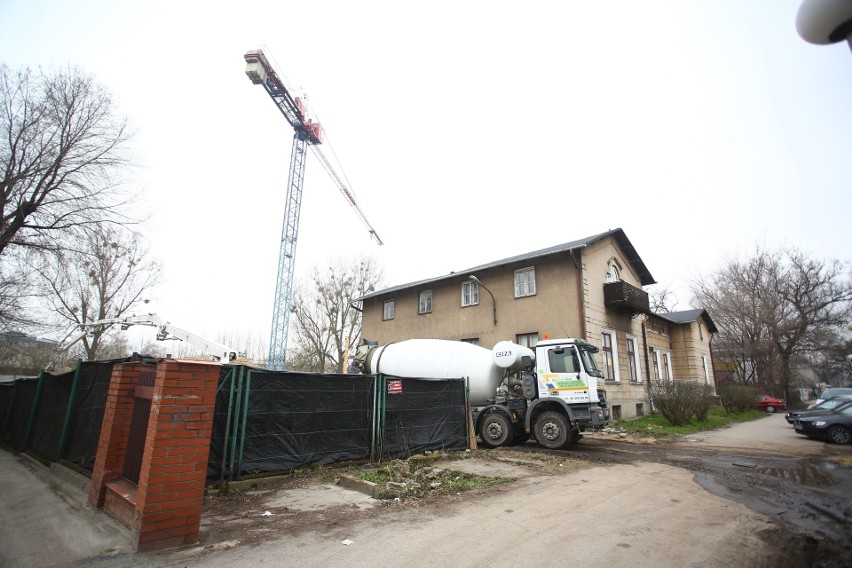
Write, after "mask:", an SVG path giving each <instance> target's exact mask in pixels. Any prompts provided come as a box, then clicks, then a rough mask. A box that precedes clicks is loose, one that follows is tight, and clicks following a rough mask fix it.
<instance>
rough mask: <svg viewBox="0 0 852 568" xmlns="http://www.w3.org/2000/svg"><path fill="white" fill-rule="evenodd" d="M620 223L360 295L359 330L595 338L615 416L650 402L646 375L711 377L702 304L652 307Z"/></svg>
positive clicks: (481, 339)
mask: <svg viewBox="0 0 852 568" xmlns="http://www.w3.org/2000/svg"><path fill="white" fill-rule="evenodd" d="M655 283H656V282H655V280H654V279H653V277H652V276H651V274H650V272H649V271H648V269H647V268H646V267H645V264H644V263H643V262H642V259H641V258H640V257H639V255H638V254H637V253H636V250H635V249H634V248H633V245H632V244H631V243H630V241H629V240H628V238H627V236H626V235H625V233H624V231H623V230H621V229H614V230H610V231H607V232H605V233H601V234H598V235H593V236H590V237H586V238H584V239H579V240H577V241H572V242H569V243H564V244H561V245H556V246H554V247H549V248H547V249H542V250H538V251H533V252H530V253H526V254H522V255H518V256H515V257H510V258H506V259H502V260H498V261H495V262H491V263H488V264H483V265H479V266H475V267H473V268H470V269H468V270H465V271H462V272H456V273H450V274H448V275H445V276H440V277H436V278H430V279H427V280H422V281H418V282H412V283H409V284H405V285H401V286H393V287H390V288H386V289H384V290H379V291H377V292H374V293H371V294H369V295H367V296H364V297H363V298H360V299H359V300H360V303H361V308H362V311H363V324H362V332H361V337H363V338H364V339H367V340H371V341H377V342H378V343H379V344H385V343H390V342H394V341H402V340H405V339H412V338H437V339H449V340H457V341H467V342H470V343H475V344H477V345H480V346H482V347H486V348H489V349H490V348H491V347H493V346H494V345H495V344H496V343H498V342H499V341H502V340H509V341H513V342H516V343H519V344H521V345H526V346H529V347H532V346H534V345H535V344H536V343H537V342H538V341H539V340H540V339H548V338H551V339H553V338H559V337H577V338H582V339H585V340H586V341H589V342H590V343H592V344H593V345H595V346H597V347H598V348H599V349H600V351H599V352H598V353H597V363H598V366H599V368H600V369H601V371H602V372H603V373H604V376H605V387H606V390H607V398H608V402H609V407H610V409H611V414H612V417H613V418H614V419H619V418H623V419H629V418H634V417H637V416H641V415H644V414H646V413H648V412H650V410H651V408H650V403H649V399H648V389H647V385H648V380H649V379H650V380H689V381H698V382H701V383H704V384H709V385H713V386H714V388H715V381H714V379H713V364H712V351H711V341H712V335H713V333H715V332H716V327H715V325H714V324H713V322H712V320H711V319H710V316H709V314H707V312H706V311H705V310H690V311H688V312H677V313H674V314H671V313H666V314H654V313H652V312H651V310H650V308H649V302H648V294H647V293H646V292H645V291H644V290H642V287H644V286H648V285H651V284H655Z"/></svg>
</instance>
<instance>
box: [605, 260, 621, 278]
mask: <svg viewBox="0 0 852 568" xmlns="http://www.w3.org/2000/svg"><path fill="white" fill-rule="evenodd" d="M619 280H621V277H620V276H619V274H618V267H617V266H616V265H614V264H610V265H609V272H607V273H606V281H607V282H618V281H619Z"/></svg>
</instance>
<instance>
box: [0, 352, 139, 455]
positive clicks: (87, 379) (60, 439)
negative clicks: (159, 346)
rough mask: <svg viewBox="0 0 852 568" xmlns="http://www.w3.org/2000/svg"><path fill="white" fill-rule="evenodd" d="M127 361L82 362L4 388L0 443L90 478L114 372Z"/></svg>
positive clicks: (0, 390) (0, 398) (0, 394)
mask: <svg viewBox="0 0 852 568" xmlns="http://www.w3.org/2000/svg"><path fill="white" fill-rule="evenodd" d="M129 360H130V359H115V360H108V361H85V362H83V361H80V362H78V364H77V367H76V369H75V370H74V371H68V372H64V373H57V374H53V373H48V372H42V373H41V374H40V375H39V376H38V377H32V378H21V379H16V380H14V381H12V382H11V384H9V383H6V384H4V385H3V387H2V388H0V405H2V407H3V408H2V410H0V416H2V420H0V443H2V444H3V445H5V446H9V447H11V448H12V449H13V450H14V451H16V452H22V451H26V452H27V453H28V454H30V455H32V456H33V457H36V458H38V459H40V460H42V461H44V462H57V461H62V462H65V463H66V464H69V465H72V466H75V467H76V468H77V469H80V470H81V471H84V472H91V470H92V467H93V466H94V463H95V455H96V454H97V451H98V440H99V438H100V432H101V423H102V422H103V416H104V406H105V405H106V395H107V391H108V390H109V382H110V378H111V376H112V368H113V366H114V365H116V364H118V363H124V362H127V361H129Z"/></svg>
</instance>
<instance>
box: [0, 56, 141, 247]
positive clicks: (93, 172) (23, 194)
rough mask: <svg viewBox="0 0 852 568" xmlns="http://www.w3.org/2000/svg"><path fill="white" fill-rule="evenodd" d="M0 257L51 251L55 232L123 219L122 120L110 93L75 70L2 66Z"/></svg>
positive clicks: (124, 140) (125, 134)
mask: <svg viewBox="0 0 852 568" xmlns="http://www.w3.org/2000/svg"><path fill="white" fill-rule="evenodd" d="M0 104H2V107H0V175H2V179H0V256H2V255H3V254H4V253H5V252H6V250H7V249H8V248H9V247H13V246H20V247H30V248H39V249H53V248H55V243H56V242H61V239H57V238H56V237H57V235H62V234H65V233H67V232H69V231H73V230H80V229H86V228H90V227H95V226H97V225H99V224H103V223H107V222H115V223H127V222H130V219H129V218H128V217H126V216H125V214H124V212H123V211H122V209H123V205H126V203H127V198H126V196H125V195H124V192H123V191H122V184H121V180H120V179H119V178H118V177H117V176H118V174H120V173H121V172H123V171H124V170H125V168H126V167H128V166H129V161H128V158H127V156H126V145H127V142H128V139H129V135H128V131H127V125H126V121H125V120H124V119H118V118H116V117H115V116H114V113H113V106H112V99H111V97H110V94H109V93H108V92H107V91H106V90H105V89H104V88H103V87H101V86H99V85H98V84H96V83H95V81H94V79H93V78H92V77H90V76H88V75H86V74H84V73H82V72H81V71H79V70H77V69H69V70H65V71H61V72H57V73H52V74H49V73H45V72H41V71H40V72H38V73H34V72H32V71H31V70H29V69H24V70H22V71H18V72H12V71H11V70H10V69H9V68H8V67H6V66H5V65H4V66H0Z"/></svg>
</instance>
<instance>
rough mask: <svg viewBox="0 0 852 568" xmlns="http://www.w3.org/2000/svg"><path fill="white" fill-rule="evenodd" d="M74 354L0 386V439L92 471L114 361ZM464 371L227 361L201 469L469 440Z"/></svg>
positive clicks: (320, 461) (414, 449) (229, 470)
mask: <svg viewBox="0 0 852 568" xmlns="http://www.w3.org/2000/svg"><path fill="white" fill-rule="evenodd" d="M130 360H134V359H118V360H111V361H85V362H82V361H81V362H79V363H78V365H77V368H76V369H75V370H73V371H69V372H64V373H60V374H51V373H41V375H39V377H33V378H26V379H17V380H15V381H13V382H12V384H11V385H9V384H6V383H4V384H3V385H2V386H0V406H2V408H0V443H2V444H3V445H4V446H7V447H11V448H12V449H13V450H14V451H16V452H21V451H26V452H27V453H29V454H31V455H33V456H34V457H36V458H38V459H40V460H42V461H43V462H57V461H58V462H63V463H65V464H67V465H71V466H72V467H75V469H78V470H79V471H81V472H84V473H91V470H92V468H93V466H94V462H95V456H96V454H97V450H98V441H99V439H100V433H101V424H102V422H103V416H104V407H105V405H106V397H107V392H108V390H109V383H110V379H111V376H112V370H113V367H114V366H115V365H116V364H119V363H124V362H127V361H130ZM465 397H466V383H465V380H464V379H447V380H440V381H436V380H423V379H411V378H405V379H400V378H395V377H386V376H384V375H354V374H319V373H298V372H289V371H281V372H273V371H266V370H261V369H256V368H253V367H246V366H231V365H225V366H223V367H222V370H221V372H220V377H219V386H218V391H217V395H216V407H215V413H214V419H213V431H212V435H211V440H210V457H209V462H208V467H207V476H208V478H211V479H219V480H224V479H228V480H233V479H239V478H241V477H243V476H246V475H252V474H261V473H271V472H278V471H288V470H293V469H297V468H303V467H310V466H315V465H326V464H330V463H336V462H341V461H357V460H367V459H370V460H373V461H381V460H384V459H391V458H397V457H407V456H409V455H412V454H415V453H421V452H424V451H428V450H437V449H461V448H465V447H467V441H468V438H467V436H468V433H467V425H468V419H467V415H466V412H465V408H466V404H465V401H466V398H465Z"/></svg>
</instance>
